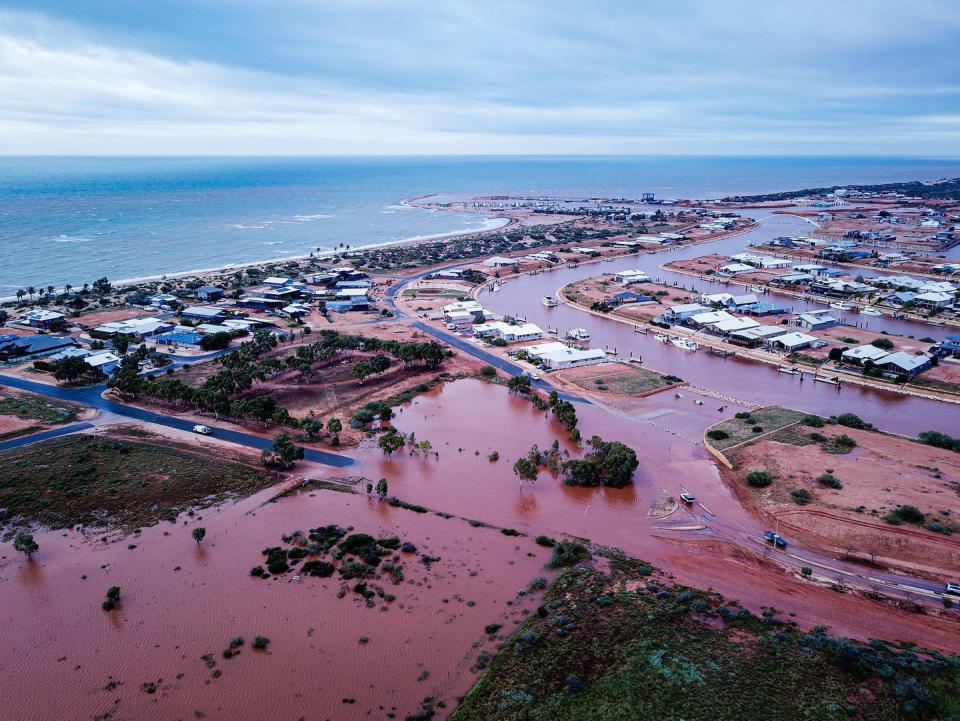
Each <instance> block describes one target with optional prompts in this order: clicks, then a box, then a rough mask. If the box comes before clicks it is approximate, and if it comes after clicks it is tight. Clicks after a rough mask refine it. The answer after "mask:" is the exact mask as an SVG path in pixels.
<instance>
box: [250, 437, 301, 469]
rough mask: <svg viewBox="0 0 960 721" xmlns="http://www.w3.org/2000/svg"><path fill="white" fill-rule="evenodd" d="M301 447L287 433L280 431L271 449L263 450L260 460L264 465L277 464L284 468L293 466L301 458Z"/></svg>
mask: <svg viewBox="0 0 960 721" xmlns="http://www.w3.org/2000/svg"><path fill="white" fill-rule="evenodd" d="M303 455H304V451H303V447H302V446H298V445H295V444H294V442H293V439H292V438H291V437H290V434H289V433H281V434H280V435H279V436H277V437H276V438H275V439H274V440H273V451H272V452H271V451H267V450H264V451H263V453H262V454H261V455H260V460H261V462H262V463H263V465H265V466H277V467H278V468H282V469H284V470H286V469H288V468H293V464H294V463H295V462H296V461H298V460H300V459H302V458H303Z"/></svg>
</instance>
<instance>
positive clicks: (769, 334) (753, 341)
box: [728, 325, 791, 348]
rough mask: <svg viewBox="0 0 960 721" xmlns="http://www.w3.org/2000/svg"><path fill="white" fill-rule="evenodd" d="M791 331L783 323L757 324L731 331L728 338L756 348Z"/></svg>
mask: <svg viewBox="0 0 960 721" xmlns="http://www.w3.org/2000/svg"><path fill="white" fill-rule="evenodd" d="M789 332H791V331H790V329H789V328H787V327H785V326H782V325H756V326H753V327H752V328H744V329H743V330H734V331H731V332H730V335H729V336H728V338H729V340H730V342H731V343H736V344H737V345H744V346H747V347H749V348H756V347H757V346H759V345H763V344H764V343H766V342H768V341H770V340H773V339H774V338H776V337H778V336H781V335H786V334H787V333H789Z"/></svg>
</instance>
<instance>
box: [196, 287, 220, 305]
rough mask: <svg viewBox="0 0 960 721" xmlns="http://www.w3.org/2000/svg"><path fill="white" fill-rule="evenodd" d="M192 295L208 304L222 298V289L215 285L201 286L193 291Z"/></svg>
mask: <svg viewBox="0 0 960 721" xmlns="http://www.w3.org/2000/svg"><path fill="white" fill-rule="evenodd" d="M194 294H195V295H196V296H197V298H199V299H200V300H203V301H206V302H208V303H210V302H213V301H215V300H220V299H221V298H223V288H218V287H217V286H215V285H201V286H200V287H199V288H197V289H196V290H195V291H194Z"/></svg>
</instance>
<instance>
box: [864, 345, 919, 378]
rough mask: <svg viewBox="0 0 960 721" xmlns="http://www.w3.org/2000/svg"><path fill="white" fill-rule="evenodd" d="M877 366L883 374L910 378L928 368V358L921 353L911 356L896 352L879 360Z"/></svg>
mask: <svg viewBox="0 0 960 721" xmlns="http://www.w3.org/2000/svg"><path fill="white" fill-rule="evenodd" d="M877 366H878V367H879V368H880V369H881V370H883V372H884V373H892V374H895V375H897V376H907V377H912V376H915V375H917V374H918V373H921V372H923V371H925V370H926V369H927V368H929V367H930V356H928V355H925V354H923V353H921V354H920V355H911V354H910V353H904V352H903V351H898V352H896V353H891V354H890V355H888V356H887V357H886V358H883V359H882V360H880V362H878V363H877Z"/></svg>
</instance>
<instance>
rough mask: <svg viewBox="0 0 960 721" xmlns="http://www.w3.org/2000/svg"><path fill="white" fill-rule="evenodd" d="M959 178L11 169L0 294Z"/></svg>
mask: <svg viewBox="0 0 960 721" xmlns="http://www.w3.org/2000/svg"><path fill="white" fill-rule="evenodd" d="M956 176H960V160H920V159H890V158H773V157H764V158H720V157H711V158H697V157H665V156H657V157H643V156H625V157H597V156H589V157H568V156H563V157H549V156H548V157H545V156H534V157H517V156H511V157H476V156H471V157H466V156H465V157H391V158H371V157H363V158H247V157H243V158H219V157H189V158H167V157H163V158H160V157H156V158H146V157H144V158H130V157H6V158H0V248H2V256H0V257H2V259H3V260H4V261H5V262H3V263H2V264H0V296H9V295H12V294H13V293H15V292H16V290H17V289H18V288H27V287H29V286H34V287H46V286H48V285H54V286H57V287H60V286H62V285H63V284H64V283H72V284H73V285H80V284H82V283H84V282H90V281H92V280H94V279H96V278H99V277H102V276H107V277H108V278H110V279H111V280H125V279H130V278H137V277H143V276H152V275H159V274H163V273H176V272H184V271H190V270H200V269H209V268H215V267H220V266H224V265H229V264H238V263H250V262H255V261H262V260H270V259H274V258H284V257H290V256H298V255H305V254H307V253H310V252H312V251H316V250H320V251H324V250H331V249H334V248H336V247H338V246H339V245H340V244H341V243H342V244H347V245H350V246H351V247H359V246H365V245H372V244H376V243H384V242H390V241H397V240H403V239H407V238H418V237H426V236H433V235H438V234H444V233H451V232H458V231H470V230H481V229H484V228H492V227H496V225H497V223H496V222H495V221H492V220H491V219H489V218H486V217H484V216H482V215H477V214H471V213H454V212H445V211H432V210H426V209H419V208H411V207H408V206H403V205H401V204H400V203H401V201H402V200H403V199H405V198H410V197H414V196H419V195H424V194H428V193H436V194H439V195H441V196H454V197H464V196H468V195H472V194H528V195H552V196H567V197H571V198H580V197H636V196H637V195H638V194H640V193H643V192H652V193H655V194H656V195H657V197H662V198H681V197H682V198H712V197H719V196H722V195H726V194H730V193H759V192H770V191H777V190H791V189H798V188H803V187H811V186H825V185H834V184H843V183H882V182H896V181H908V180H932V179H937V178H942V177H956Z"/></svg>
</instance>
